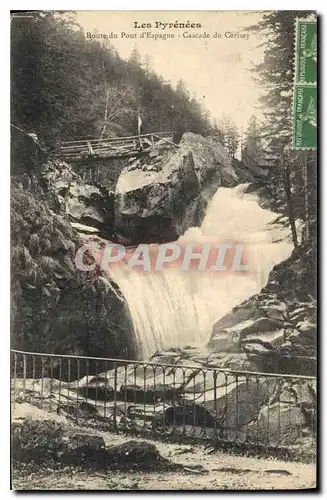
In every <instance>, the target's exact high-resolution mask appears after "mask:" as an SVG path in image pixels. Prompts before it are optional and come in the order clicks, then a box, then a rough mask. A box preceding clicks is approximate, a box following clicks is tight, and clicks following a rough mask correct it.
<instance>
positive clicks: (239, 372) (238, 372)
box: [11, 349, 317, 380]
mask: <svg viewBox="0 0 327 500" xmlns="http://www.w3.org/2000/svg"><path fill="white" fill-rule="evenodd" d="M11 352H12V353H16V354H23V355H29V356H41V357H48V358H65V359H69V358H70V359H85V360H92V361H106V362H114V363H129V364H133V365H142V366H149V365H150V366H167V367H169V368H183V369H191V370H194V369H196V368H199V369H201V370H209V371H215V370H216V371H219V372H222V373H229V374H233V375H236V376H239V375H241V376H242V375H251V376H261V377H262V376H264V377H275V378H289V379H294V378H297V379H302V380H316V378H317V377H315V376H312V375H295V374H283V373H269V372H254V371H253V372H252V371H246V370H244V371H242V370H231V369H229V368H220V367H214V366H203V367H195V366H194V365H193V366H192V365H178V364H177V363H176V364H169V363H167V364H166V363H153V362H151V361H136V360H133V359H120V358H99V357H94V356H76V355H70V354H47V353H40V352H28V351H18V350H16V349H11ZM303 357H304V358H306V359H312V360H316V358H310V357H307V356H302V358H303Z"/></svg>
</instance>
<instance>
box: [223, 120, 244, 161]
mask: <svg viewBox="0 0 327 500" xmlns="http://www.w3.org/2000/svg"><path fill="white" fill-rule="evenodd" d="M224 136H225V141H224V146H225V148H226V149H227V151H228V153H229V154H230V156H231V157H232V158H235V155H236V152H237V148H238V145H239V139H240V137H239V131H238V128H237V126H236V124H235V123H234V122H233V121H232V120H231V119H230V118H227V120H226V122H225V124H224Z"/></svg>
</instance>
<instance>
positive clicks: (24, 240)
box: [11, 181, 135, 377]
mask: <svg viewBox="0 0 327 500" xmlns="http://www.w3.org/2000/svg"><path fill="white" fill-rule="evenodd" d="M35 182H36V181H35ZM11 196H12V203H11V221H12V231H11V243H12V248H11V249H12V251H11V264H12V281H11V285H12V289H11V294H12V295H11V298H12V302H11V304H12V307H11V327H12V330H11V341H12V348H14V349H19V350H24V351H32V352H35V351H39V352H50V353H60V354H84V355H88V356H92V355H93V356H108V357H126V356H127V357H129V356H131V357H135V350H134V349H135V347H134V342H133V334H132V332H133V329H132V325H131V323H130V316H129V313H128V311H127V307H126V304H125V301H124V300H123V298H122V296H121V295H120V293H119V291H118V290H117V287H116V286H115V285H114V284H113V283H112V282H111V281H110V280H109V279H108V278H107V277H105V276H103V273H102V272H101V271H100V270H99V269H95V270H94V271H93V272H83V271H80V270H78V269H77V268H76V267H75V253H76V251H77V249H78V248H79V246H80V245H82V241H81V240H80V238H79V236H78V233H77V232H76V231H75V230H74V229H73V227H72V226H71V224H70V223H69V221H68V219H67V217H66V216H65V215H57V214H55V213H54V212H53V210H51V209H50V207H49V205H48V203H47V201H46V199H47V197H45V195H44V192H43V191H42V189H41V187H40V185H31V187H30V188H29V189H26V188H25V189H24V188H23V187H22V186H20V185H18V186H15V187H12V190H11ZM37 368H38V367H37ZM39 368H40V370H41V367H39ZM85 369H86V366H85V365H84V366H83V367H82V370H83V373H84V370H85ZM38 373H39V374H41V372H40V371H39V372H38ZM55 373H57V374H58V375H59V366H57V367H56V369H55ZM61 375H62V377H67V376H68V374H67V368H65V373H62V374H61ZM81 375H82V374H81V372H79V376H81ZM71 376H72V377H74V376H75V377H77V376H78V370H77V366H76V365H75V367H74V368H73V373H71Z"/></svg>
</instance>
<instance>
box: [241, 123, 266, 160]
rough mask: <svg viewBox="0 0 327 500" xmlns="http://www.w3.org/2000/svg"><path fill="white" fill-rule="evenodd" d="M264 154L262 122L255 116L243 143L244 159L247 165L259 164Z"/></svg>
mask: <svg viewBox="0 0 327 500" xmlns="http://www.w3.org/2000/svg"><path fill="white" fill-rule="evenodd" d="M262 156H263V140H262V131H261V130H260V124H259V122H258V119H257V118H256V117H255V116H252V117H251V118H250V120H249V124H248V128H247V130H246V134H245V139H244V142H243V144H242V160H243V161H244V163H245V164H246V165H249V164H253V163H254V164H258V163H259V162H260V160H261V159H262Z"/></svg>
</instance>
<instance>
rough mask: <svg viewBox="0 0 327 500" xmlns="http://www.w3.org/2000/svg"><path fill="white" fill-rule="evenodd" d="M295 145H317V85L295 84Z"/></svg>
mask: <svg viewBox="0 0 327 500" xmlns="http://www.w3.org/2000/svg"><path fill="white" fill-rule="evenodd" d="M293 147H294V149H313V148H316V147H317V87H316V86H315V85H295V88H294V105H293Z"/></svg>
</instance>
